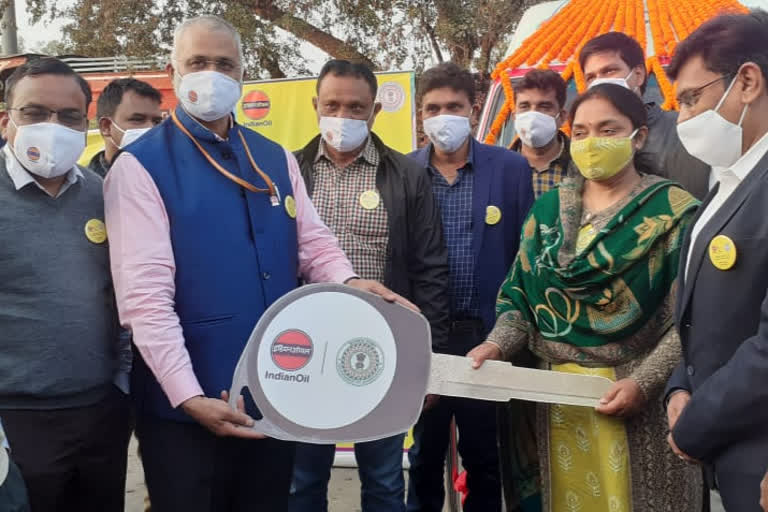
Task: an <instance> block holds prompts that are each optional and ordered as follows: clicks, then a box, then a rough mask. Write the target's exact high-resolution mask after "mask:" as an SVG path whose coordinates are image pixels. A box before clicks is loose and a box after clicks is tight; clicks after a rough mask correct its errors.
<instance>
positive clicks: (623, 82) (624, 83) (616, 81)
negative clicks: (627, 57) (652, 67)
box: [587, 71, 633, 91]
mask: <svg viewBox="0 0 768 512" xmlns="http://www.w3.org/2000/svg"><path fill="white" fill-rule="evenodd" d="M631 76H632V71H630V72H629V74H628V75H627V76H625V77H624V78H596V79H594V80H592V83H591V84H589V87H587V89H591V88H593V87H595V86H597V85H600V84H613V85H620V86H621V87H623V88H625V89H629V90H630V91H632V90H633V89H632V88H631V87H630V86H629V82H628V80H629V77H631Z"/></svg>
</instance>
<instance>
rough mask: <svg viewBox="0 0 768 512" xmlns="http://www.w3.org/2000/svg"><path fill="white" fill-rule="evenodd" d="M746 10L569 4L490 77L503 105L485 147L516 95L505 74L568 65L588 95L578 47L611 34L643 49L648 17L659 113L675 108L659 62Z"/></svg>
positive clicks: (685, 2) (718, 4)
mask: <svg viewBox="0 0 768 512" xmlns="http://www.w3.org/2000/svg"><path fill="white" fill-rule="evenodd" d="M748 11H749V10H748V9H747V8H746V7H745V6H744V5H742V4H741V3H739V2H738V1H736V0H571V1H570V2H568V3H567V4H566V5H565V6H564V7H563V8H562V9H560V10H559V11H558V12H557V13H556V14H555V15H554V16H552V17H551V18H550V19H548V20H547V21H545V22H544V23H542V25H541V26H540V27H539V29H538V30H537V31H536V32H534V33H533V34H532V35H531V36H530V37H528V38H527V39H526V40H525V41H524V42H523V44H522V45H520V47H519V48H518V49H517V50H516V51H515V52H514V53H513V54H512V55H510V56H509V57H507V58H506V59H504V61H502V62H500V63H499V64H498V66H497V67H496V69H494V71H493V73H492V74H491V77H492V78H493V79H494V80H499V81H501V85H502V87H503V90H504V94H505V101H504V104H503V105H502V108H501V109H500V111H499V113H498V115H497V116H496V119H495V120H494V121H493V124H492V125H491V129H490V132H489V134H488V136H487V138H486V142H488V143H493V142H495V141H496V138H497V137H498V134H499V133H501V129H502V127H503V126H504V123H505V122H506V121H507V119H508V118H509V116H510V114H511V113H512V112H513V110H514V91H513V88H512V82H511V80H510V78H509V73H508V70H511V69H517V68H520V67H521V66H524V65H525V66H527V67H531V68H533V67H536V68H547V67H549V65H550V64H552V63H553V62H557V61H559V62H562V63H565V64H566V67H565V69H564V70H563V72H562V76H563V78H564V79H565V80H566V81H567V80H570V79H571V78H572V79H573V80H574V82H575V83H576V89H577V90H578V91H579V92H583V91H584V90H585V89H586V83H585V80H584V73H583V71H582V69H581V67H580V66H579V65H578V64H577V58H578V54H579V52H580V51H581V48H582V46H583V45H584V44H585V43H586V42H587V41H588V40H589V39H591V38H592V37H594V36H595V35H597V34H602V33H605V32H607V31H609V30H615V31H619V32H624V33H626V34H628V35H630V36H632V37H634V38H635V39H637V41H638V42H639V43H640V44H641V46H643V47H644V48H647V47H648V46H649V42H648V41H647V35H646V30H647V29H646V22H645V17H646V12H647V13H648V19H649V24H650V33H651V37H652V38H653V47H654V49H655V52H654V53H655V54H656V55H652V56H649V58H648V59H647V61H646V67H647V69H648V72H649V73H653V74H655V75H656V79H657V81H658V83H659V88H660V89H661V92H662V94H663V95H664V99H665V101H664V105H663V108H666V109H669V108H676V104H675V103H676V99H675V91H674V87H673V85H672V83H671V82H670V81H669V79H668V78H667V76H666V73H665V72H664V69H663V67H662V65H661V60H660V57H666V58H668V57H671V56H672V55H673V53H674V50H675V47H676V46H677V44H678V42H679V41H681V40H683V39H684V38H686V37H687V36H688V35H689V34H690V33H691V32H692V31H693V30H695V29H696V27H698V26H699V25H701V24H702V23H703V22H704V21H706V20H708V19H710V18H712V17H713V16H716V15H717V14H720V13H723V12H735V13H745V12H748Z"/></svg>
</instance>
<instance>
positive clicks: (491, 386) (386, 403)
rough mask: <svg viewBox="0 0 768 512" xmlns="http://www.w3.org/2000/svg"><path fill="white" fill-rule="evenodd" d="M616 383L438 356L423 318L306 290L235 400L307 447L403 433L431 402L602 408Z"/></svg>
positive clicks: (356, 296)
mask: <svg viewBox="0 0 768 512" xmlns="http://www.w3.org/2000/svg"><path fill="white" fill-rule="evenodd" d="M610 387H611V382H610V381H609V380H608V379H603V378H600V377H592V376H585V375H572V374H566V373H558V372H550V371H544V370H532V369H527V368H516V367H514V366H512V365H510V364H509V363H505V362H499V361H486V362H485V364H484V365H483V366H482V367H481V368H480V369H479V370H474V369H472V367H471V360H470V359H468V358H466V357H458V356H448V355H442V354H432V351H431V335H430V329H429V324H428V323H427V321H426V319H425V318H424V317H423V316H421V315H420V314H418V313H414V312H413V311H411V310H409V309H406V308H404V307H402V306H400V305H397V304H390V303H387V302H385V301H384V300H383V299H381V298H380V297H378V296H376V295H372V294H369V293H365V292H361V291H359V290H356V289H354V288H351V287H348V286H344V285H337V284H316V285H309V286H303V287H301V288H298V289H297V290H295V291H293V292H291V293H289V294H287V295H285V296H284V297H282V298H280V299H279V300H278V301H277V302H275V303H274V304H273V305H272V306H271V307H270V308H269V309H267V311H266V312H265V313H264V315H263V316H262V317H261V320H259V323H258V324H257V325H256V328H255V329H254V331H253V334H251V338H250V340H249V341H248V345H247V346H246V348H245V350H244V351H243V354H242V356H241V357H240V361H239V362H238V364H237V368H236V370H235V375H234V378H233V382H232V390H231V393H230V396H231V401H232V404H233V405H234V401H235V400H236V397H237V396H238V395H240V394H243V395H247V393H246V389H244V388H247V391H248V392H250V395H251V397H252V398H253V401H254V403H255V405H256V407H257V408H258V409H259V412H260V413H261V415H262V417H261V418H260V419H258V420H257V421H256V425H255V426H254V429H255V430H257V431H259V432H263V433H264V434H266V435H268V436H271V437H275V438H278V439H286V440H295V441H303V442H309V443H336V442H345V441H348V442H353V441H368V440H372V439H380V438H383V437H388V436H391V435H394V434H396V433H400V432H405V431H406V430H408V428H410V427H411V426H412V425H413V424H414V423H416V420H417V419H418V417H419V414H420V413H421V406H422V404H423V401H424V396H425V395H426V394H427V393H434V394H437V395H448V396H461V397H467V398H476V399H481V400H494V401H499V402H506V401H507V400H510V399H513V398H517V399H522V400H533V401H537V402H550V403H562V404H571V405H582V406H592V407H593V406H595V405H597V403H598V400H599V399H600V397H601V396H602V395H603V394H604V393H605V392H606V391H607V390H608V389H609V388H610Z"/></svg>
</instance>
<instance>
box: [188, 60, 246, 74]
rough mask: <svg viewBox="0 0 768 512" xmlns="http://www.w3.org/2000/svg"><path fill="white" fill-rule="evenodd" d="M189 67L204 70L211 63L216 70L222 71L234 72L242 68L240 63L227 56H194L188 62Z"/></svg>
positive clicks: (194, 69)
mask: <svg viewBox="0 0 768 512" xmlns="http://www.w3.org/2000/svg"><path fill="white" fill-rule="evenodd" d="M186 64H187V67H188V68H189V69H191V70H192V71H204V70H206V69H208V68H209V67H210V66H211V64H213V68H214V69H215V70H216V71H220V72H222V73H232V72H233V71H235V70H238V69H240V65H239V64H238V63H236V62H234V61H233V60H231V59H227V58H226V57H218V58H215V59H209V58H207V57H192V58H191V59H189V60H188V61H187V62H186Z"/></svg>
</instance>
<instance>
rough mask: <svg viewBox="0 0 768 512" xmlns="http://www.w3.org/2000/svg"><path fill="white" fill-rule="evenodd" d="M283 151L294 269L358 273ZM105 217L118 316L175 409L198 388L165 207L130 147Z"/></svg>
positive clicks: (111, 180) (337, 277)
mask: <svg viewBox="0 0 768 512" xmlns="http://www.w3.org/2000/svg"><path fill="white" fill-rule="evenodd" d="M285 156H286V159H287V160H288V173H289V176H290V180H291V185H292V186H293V195H294V199H295V200H296V229H297V235H298V245H299V254H298V257H299V258H298V259H299V269H298V271H299V274H300V275H301V276H302V277H304V279H306V280H307V281H309V282H337V283H343V282H345V281H346V280H348V279H350V278H352V277H356V274H355V272H354V271H353V270H352V265H351V264H350V263H349V260H348V259H347V257H346V256H345V254H344V252H343V251H342V250H341V249H340V248H339V244H338V241H337V240H336V237H334V236H333V234H332V233H331V232H330V230H329V229H328V227H327V226H326V225H325V224H324V223H323V221H322V220H320V217H319V216H318V215H317V212H316V211H315V207H314V206H313V205H312V202H311V201H310V199H309V197H308V196H307V189H306V186H305V185H304V180H303V178H302V177H301V173H300V171H299V164H298V162H297V161H296V158H295V157H294V156H293V154H292V153H290V152H289V151H286V152H285ZM212 172H213V171H212ZM104 215H105V220H106V224H107V233H108V235H109V253H110V258H111V260H112V278H113V280H114V286H115V294H116V296H117V307H118V310H119V313H120V322H121V323H122V325H123V326H124V327H125V328H126V329H130V330H131V331H132V332H133V341H134V343H135V344H136V346H137V347H138V349H139V352H141V355H142V356H143V358H144V361H145V362H146V363H147V366H149V368H150V369H151V370H152V372H153V373H154V375H155V378H156V379H157V381H158V382H159V383H160V385H161V386H162V388H163V390H164V391H165V394H166V395H167V396H168V399H169V400H170V402H171V405H172V406H173V407H178V406H179V405H181V404H182V403H183V402H184V401H185V400H187V399H189V398H192V397H194V396H198V395H202V394H203V390H202V388H201V387H200V383H199V382H198V380H197V377H196V376H195V372H194V368H193V367H192V361H191V360H190V357H189V353H188V352H187V349H186V346H185V344H184V334H183V333H182V330H181V325H180V323H179V317H178V315H177V314H176V310H175V302H174V297H175V294H176V286H175V282H174V275H175V272H176V265H175V260H174V255H173V248H172V246H171V236H170V223H169V221H168V215H167V212H166V210H165V205H164V204H163V200H162V198H161V197H160V192H159V191H158V189H157V186H156V185H155V182H154V181H153V180H152V178H151V177H150V175H149V173H147V170H146V169H145V168H144V167H143V166H142V165H141V164H140V163H139V161H138V160H136V158H135V157H134V156H133V155H131V154H130V153H122V154H121V155H120V156H119V157H118V158H117V160H116V161H115V163H114V164H113V165H112V168H111V169H110V171H109V173H108V174H107V178H106V180H105V182H104Z"/></svg>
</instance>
